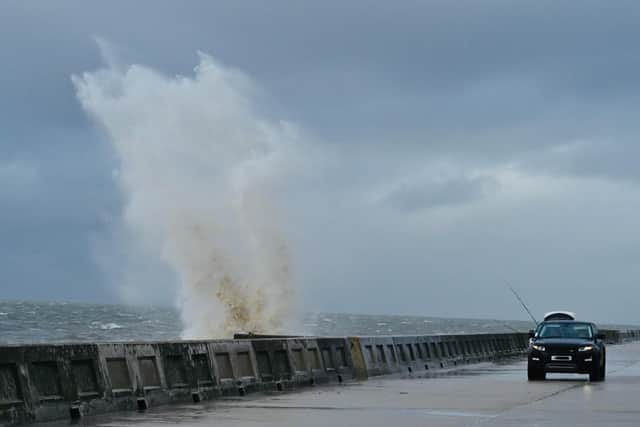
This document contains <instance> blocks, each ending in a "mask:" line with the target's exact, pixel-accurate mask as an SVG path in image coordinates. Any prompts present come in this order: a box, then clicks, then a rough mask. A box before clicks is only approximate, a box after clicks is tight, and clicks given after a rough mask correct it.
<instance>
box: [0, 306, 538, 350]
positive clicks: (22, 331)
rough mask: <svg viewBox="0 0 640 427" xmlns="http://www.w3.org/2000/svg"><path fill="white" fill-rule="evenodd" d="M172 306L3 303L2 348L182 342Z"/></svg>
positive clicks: (416, 322) (309, 325)
mask: <svg viewBox="0 0 640 427" xmlns="http://www.w3.org/2000/svg"><path fill="white" fill-rule="evenodd" d="M530 328H531V322H524V321H504V320H488V319H449V318H437V317H420V316H390V315H368V314H345V313H308V314H306V315H304V316H303V318H302V319H301V321H300V325H298V326H297V329H296V330H292V331H291V333H304V334H308V335H316V336H344V335H361V336H366V335H412V334H420V335H426V334H445V333H481V332H509V331H513V330H518V331H526V330H528V329H530ZM182 329H183V325H182V323H181V320H180V315H179V313H178V312H177V311H176V310H174V309H172V308H167V307H142V306H125V305H98V304H75V303H61V302H26V301H25V302H14V301H12V302H2V301H0V343H3V344H24V343H54V342H84V341H92V342H105V341H155V340H175V339H179V338H180V333H181V331H182Z"/></svg>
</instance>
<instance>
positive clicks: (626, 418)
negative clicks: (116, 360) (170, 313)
mask: <svg viewBox="0 0 640 427" xmlns="http://www.w3.org/2000/svg"><path fill="white" fill-rule="evenodd" d="M525 371H526V362H524V361H522V360H519V361H512V362H505V363H502V364H492V363H482V364H477V365H472V366H468V367H465V368H460V369H457V370H454V371H438V372H437V373H434V374H421V375H402V376H390V377H377V378H370V379H369V380H368V381H366V382H349V383H345V384H343V385H332V386H319V387H314V388H309V389H307V390H304V391H299V392H296V393H286V392H285V393H273V394H256V395H250V396H247V397H234V398H224V399H219V400H213V401H208V402H206V403H202V404H178V405H171V406H164V407H159V408H153V409H151V410H149V411H147V412H140V413H131V412H128V413H122V414H111V415H108V416H102V417H95V418H84V419H82V421H81V422H80V424H81V425H93V426H105V427H106V426H112V427H115V426H136V427H145V426H166V425H182V426H185V427H188V426H206V425H215V426H228V427H231V426H258V425H262V426H309V427H313V426H358V427H364V426H367V427H376V426H381V427H382V426H385V427H389V426H392V427H404V426H516V425H517V426H557V425H578V426H581V427H587V426H604V425H606V426H618V425H620V426H631V425H634V426H635V425H638V424H640V405H639V404H638V397H637V392H638V390H640V343H637V342H636V343H630V344H625V345H619V346H609V348H608V367H607V380H606V381H605V382H603V383H590V382H589V381H587V379H586V376H573V375H561V374H557V375H549V380H547V381H545V382H536V383H530V382H527V380H526V372H525ZM47 425H69V422H68V421H67V422H65V423H58V424H47Z"/></svg>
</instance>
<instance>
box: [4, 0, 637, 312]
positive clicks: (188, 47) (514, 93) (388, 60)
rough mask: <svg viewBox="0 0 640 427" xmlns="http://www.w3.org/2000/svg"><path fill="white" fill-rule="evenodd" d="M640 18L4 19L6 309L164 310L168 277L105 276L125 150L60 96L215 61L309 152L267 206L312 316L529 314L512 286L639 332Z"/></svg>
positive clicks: (14, 6) (488, 8) (145, 8)
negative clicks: (87, 85)
mask: <svg viewBox="0 0 640 427" xmlns="http://www.w3.org/2000/svg"><path fill="white" fill-rule="evenodd" d="M639 18H640V3H638V2H634V1H616V2H602V1H588V0H587V1H583V2H580V3H576V2H569V1H544V0H542V1H536V2H528V1H492V0H485V1H481V2H479V1H456V2H451V1H409V0H407V1H404V2H388V1H361V0H353V1H350V2H338V1H330V0H328V1H323V2H301V1H297V0H296V1H293V0H292V1H274V2H249V1H242V0H234V1H228V2H224V1H221V2H208V1H188V2H169V1H136V2H118V1H114V2H102V3H87V2H82V1H57V2H24V1H13V0H5V1H3V2H2V3H1V4H0V58H1V61H0V64H1V66H0V94H2V96H0V113H1V114H0V299H8V300H14V299H29V300H51V299H54V300H63V301H86V302H113V303H119V302H127V303H149V302H152V303H172V302H173V301H174V300H175V298H176V294H177V292H178V291H177V288H178V285H176V283H175V281H176V280H177V279H176V277H174V276H173V275H172V274H173V273H171V272H169V273H167V271H168V270H171V268H172V266H171V265H169V266H167V265H161V264H162V261H161V260H160V261H159V260H158V259H154V260H145V261H140V263H142V264H144V268H142V267H140V268H141V269H143V270H144V269H146V271H145V273H144V274H141V275H140V276H137V277H138V281H137V283H135V284H131V283H130V282H127V283H126V284H124V283H123V282H122V275H121V274H118V272H117V270H118V268H119V267H120V266H121V264H122V265H124V264H127V265H129V266H130V264H131V260H127V259H126V257H127V253H128V251H127V250H123V248H122V246H123V245H124V244H125V242H126V240H127V239H122V238H118V237H117V235H118V232H119V231H118V229H119V226H118V225H119V224H120V223H121V222H122V217H123V216H124V215H126V212H128V211H127V203H128V202H127V201H128V200H130V196H131V194H129V193H127V192H126V191H123V188H122V186H121V185H119V183H118V178H117V177H118V171H119V170H120V169H121V168H122V155H121V154H122V153H121V152H119V151H118V149H117V148H116V149H114V144H113V141H112V140H111V139H110V138H111V137H112V135H111V134H110V132H109V130H110V129H107V131H106V132H105V126H101V125H100V123H101V120H100V118H98V120H96V119H95V117H92V114H91V112H90V111H89V112H88V111H87V110H88V108H87V106H86V104H85V105H84V106H83V103H82V102H81V101H82V100H81V99H79V93H78V92H79V89H78V85H77V81H76V83H75V84H74V81H72V76H83V75H84V74H83V73H86V72H95V70H98V69H101V68H104V67H108V66H113V64H114V63H117V64H119V65H118V66H121V67H125V69H126V67H128V66H130V65H131V64H136V65H139V66H141V67H144V69H145V70H153V72H154V73H157V74H158V75H161V76H165V77H166V78H167V79H171V78H175V76H186V78H188V79H191V78H194V77H193V76H194V67H196V66H197V65H198V63H199V62H200V59H199V58H201V56H200V57H199V55H208V56H210V57H211V58H213V60H214V61H215V63H216V64H221V66H222V67H224V69H228V70H235V71H234V72H236V71H237V73H238V75H241V76H242V79H241V80H243V79H246V80H247V81H249V82H251V83H250V86H251V89H250V93H251V95H250V99H249V101H250V102H251V103H252V107H251V109H252V111H253V110H255V111H258V112H259V114H258V117H260V118H264V119H265V120H267V121H268V122H269V123H286V124H287V125H286V126H291V127H292V128H294V129H296V131H295V133H296V135H298V136H297V137H296V138H298V139H300V140H302V141H303V142H300V143H298V154H297V157H295V158H294V160H290V162H289V164H287V167H286V169H287V173H286V175H285V176H286V179H285V183H284V184H279V185H280V186H279V187H278V189H279V190H278V197H277V208H278V212H279V213H278V222H279V223H280V224H282V229H283V230H284V231H283V236H284V238H285V239H286V241H287V245H288V249H289V254H290V257H291V266H290V268H291V275H292V283H293V285H292V286H293V288H294V289H295V293H296V298H297V300H298V301H299V303H300V304H301V306H302V307H303V309H304V310H305V311H336V312H361V313H387V314H416V315H428V316H449V317H490V318H514V319H523V318H526V313H524V312H523V310H522V308H521V307H520V306H519V305H518V303H517V302H516V301H515V299H514V298H513V296H512V295H511V293H510V292H509V290H508V288H507V283H510V284H511V285H512V286H513V287H514V288H515V289H516V290H518V291H519V293H520V294H521V296H522V297H523V299H524V300H525V301H527V303H528V304H529V305H530V307H531V309H532V310H533V311H534V312H535V313H539V314H540V315H541V314H542V313H543V312H545V311H550V310H552V309H570V310H572V311H576V312H577V313H578V314H579V315H581V316H582V317H585V318H589V319H593V320H596V321H600V322H620V323H623V322H624V323H635V324H639V323H640V315H639V314H638V310H637V300H638V299H639V298H640V287H639V286H638V280H639V278H640V263H638V258H639V256H640V231H639V230H640V216H639V215H638V214H637V212H638V211H640V186H639V184H640V168H639V167H638V159H640V144H638V142H637V141H636V139H637V134H638V132H639V131H640V122H639V121H638V113H639V110H638V107H637V105H638V100H639V98H640V52H639V51H638V48H637V40H638V39H640V27H638V25H637V22H638V19H639ZM243 81H244V80H243ZM205 95H206V94H205ZM211 102H212V103H214V104H215V103H216V102H218V99H216V98H215V97H214V96H212V97H211ZM184 108H185V109H187V108H189V105H185V107H184ZM185 109H182V110H180V111H179V113H180V114H182V113H184V112H185V111H187V110H185ZM89 110H90V108H89ZM94 113H95V111H94ZM134 117H135V116H134ZM251 117H253V116H251ZM132 120H133V119H132ZM102 124H103V125H104V120H102ZM135 125H136V124H135V123H133V124H132V126H135ZM286 126H285V127H286ZM107 127H108V126H107ZM277 135H286V132H284V133H282V134H280V133H278V134H277ZM180 138H181V137H180V136H177V137H176V139H180ZM176 143H178V142H176ZM185 146H188V145H185ZM152 162H153V159H151V160H150V163H152ZM291 163H294V164H296V165H298V167H294V166H295V165H292V164H291ZM216 194H218V193H216ZM136 262H138V261H136ZM138 266H140V264H138ZM129 279H130V277H129ZM128 287H134V288H135V289H136V291H135V292H128V291H126V289H125V291H123V288H128Z"/></svg>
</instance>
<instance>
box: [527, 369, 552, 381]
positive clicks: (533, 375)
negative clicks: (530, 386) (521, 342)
mask: <svg viewBox="0 0 640 427" xmlns="http://www.w3.org/2000/svg"><path fill="white" fill-rule="evenodd" d="M546 377H547V374H546V373H545V372H544V371H543V370H541V369H536V368H533V367H531V366H529V367H528V368H527V378H528V379H529V381H544V380H545V378H546Z"/></svg>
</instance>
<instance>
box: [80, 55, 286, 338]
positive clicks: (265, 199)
mask: <svg viewBox="0 0 640 427" xmlns="http://www.w3.org/2000/svg"><path fill="white" fill-rule="evenodd" d="M72 80H73V83H74V85H75V88H76V91H77V96H78V99H79V100H80V102H81V104H82V107H83V108H84V110H85V111H86V112H87V114H89V115H90V116H91V117H92V118H93V119H94V120H95V121H96V122H97V123H98V124H99V125H100V126H101V127H102V128H104V129H105V131H106V133H107V135H108V137H109V139H110V141H111V142H112V144H113V147H114V151H115V153H116V155H117V157H118V159H119V162H120V167H119V170H118V171H117V172H118V173H117V175H116V179H117V182H118V185H119V186H120V188H121V189H122V191H123V194H124V196H125V200H126V205H125V207H124V213H123V220H124V221H123V222H124V228H125V229H126V230H127V233H128V234H129V235H130V236H132V237H133V238H134V239H135V241H136V242H137V243H138V244H141V246H144V247H145V248H146V250H147V251H148V253H149V255H150V256H156V257H159V258H160V259H161V260H162V262H163V263H165V264H166V265H168V266H169V267H170V268H171V269H172V270H173V271H174V272H175V273H176V277H177V280H178V281H179V288H180V291H179V293H180V302H179V306H180V309H181V312H182V317H183V322H184V332H183V336H184V338H212V337H227V336H229V335H231V334H232V333H233V332H236V331H250V332H257V333H276V332H281V331H282V328H283V326H284V322H286V321H287V320H288V318H289V316H290V314H291V308H292V305H293V304H292V298H293V292H292V287H291V285H290V274H289V268H290V267H289V254H288V246H287V241H286V239H285V236H284V235H283V232H282V230H281V227H280V225H279V224H278V218H279V217H280V213H279V212H278V206H277V205H278V203H277V202H276V201H275V200H277V197H276V196H277V193H278V191H277V185H278V184H277V183H278V182H279V180H281V179H282V174H281V171H282V170H284V169H286V163H287V162H288V159H287V154H286V153H287V147H288V146H291V145H293V144H295V139H296V132H295V130H293V128H292V127H291V126H290V125H288V124H286V123H283V122H277V121H274V120H270V119H268V118H266V117H263V116H262V115H261V114H259V113H258V112H257V108H256V100H257V90H256V88H255V86H254V85H253V84H252V82H251V81H250V79H249V78H247V77H246V76H245V75H244V74H243V73H241V72H239V71H237V70H234V69H230V68H227V67H224V66H222V65H220V64H218V63H217V62H216V61H215V60H214V59H212V58H211V57H210V56H207V55H205V54H200V63H199V65H198V66H197V67H196V68H195V70H194V75H193V76H191V77H184V76H176V77H168V76H165V75H163V74H162V73H159V72H157V71H154V70H152V69H150V68H148V67H143V66H139V65H131V66H126V67H122V66H119V65H116V64H112V65H110V66H108V67H106V68H103V69H100V70H97V71H94V72H87V73H84V74H82V75H80V76H73V77H72ZM128 286H136V285H135V284H128Z"/></svg>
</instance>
